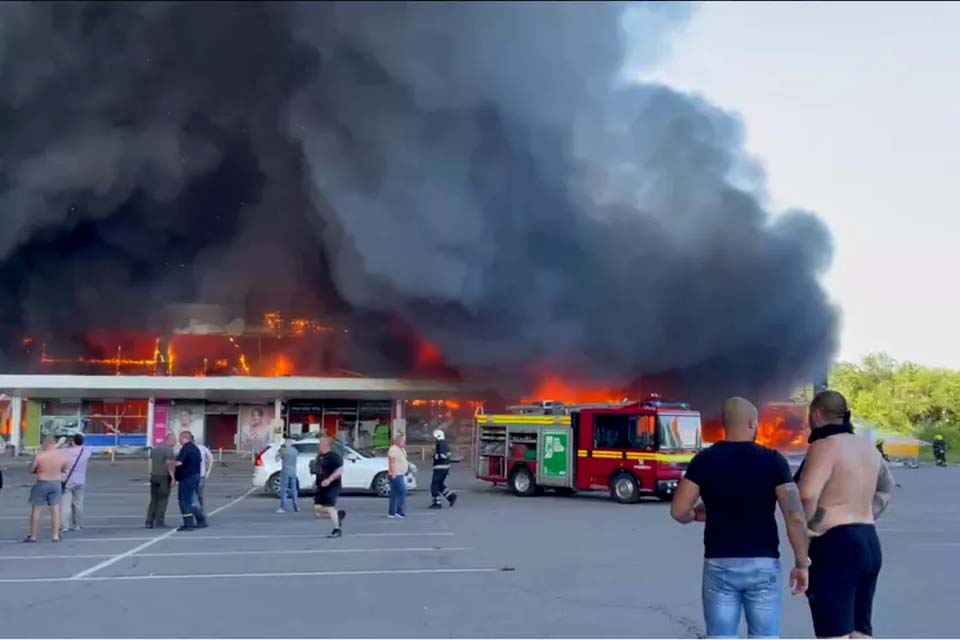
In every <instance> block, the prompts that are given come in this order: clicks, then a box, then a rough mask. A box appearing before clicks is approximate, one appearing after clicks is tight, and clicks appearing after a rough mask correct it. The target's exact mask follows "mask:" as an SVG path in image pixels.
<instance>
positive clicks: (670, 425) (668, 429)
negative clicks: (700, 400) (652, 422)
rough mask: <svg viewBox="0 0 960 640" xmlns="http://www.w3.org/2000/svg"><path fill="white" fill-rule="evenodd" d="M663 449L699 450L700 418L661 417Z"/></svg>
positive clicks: (659, 426)
mask: <svg viewBox="0 0 960 640" xmlns="http://www.w3.org/2000/svg"><path fill="white" fill-rule="evenodd" d="M657 426H658V428H659V430H660V434H659V435H660V448H661V449H669V450H676V449H699V448H700V417H699V416H695V415H694V416H684V415H663V414H661V415H659V416H657Z"/></svg>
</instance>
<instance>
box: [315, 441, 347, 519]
mask: <svg viewBox="0 0 960 640" xmlns="http://www.w3.org/2000/svg"><path fill="white" fill-rule="evenodd" d="M319 448H320V454H319V455H318V456H317V493H316V495H314V497H313V512H314V515H316V516H317V517H318V518H320V517H323V515H327V516H328V517H329V518H330V520H331V521H332V522H333V531H331V532H330V534H329V535H328V536H327V537H328V538H340V537H342V536H343V531H341V530H340V525H341V523H342V522H343V519H344V518H346V517H347V513H346V511H344V510H343V509H339V510H338V509H337V498H339V497H340V484H341V483H340V476H342V475H343V458H342V457H341V456H340V454H339V453H337V452H336V451H334V450H333V448H332V447H331V446H330V439H329V438H320V444H319Z"/></svg>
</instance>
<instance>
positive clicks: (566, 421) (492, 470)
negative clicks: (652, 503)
mask: <svg viewBox="0 0 960 640" xmlns="http://www.w3.org/2000/svg"><path fill="white" fill-rule="evenodd" d="M510 409H511V411H513V413H508V414H498V415H484V414H480V415H478V416H477V429H476V438H477V440H476V442H475V446H476V451H477V459H476V469H477V477H478V478H480V479H481V480H486V481H489V482H492V483H493V484H494V485H501V484H503V485H507V486H509V487H510V489H511V490H513V492H514V493H515V494H517V495H518V496H530V495H533V494H535V493H537V492H538V491H540V490H542V489H545V488H550V489H553V490H554V491H556V492H557V493H562V494H572V493H574V492H576V491H609V492H610V496H611V497H612V498H613V499H614V500H616V501H617V502H625V503H626V502H637V501H639V500H640V498H641V497H642V496H643V495H653V496H656V497H658V498H660V499H661V500H670V499H671V498H672V497H673V492H674V490H675V489H676V487H677V482H679V481H680V478H681V477H682V476H683V473H684V470H685V469H686V468H687V465H688V464H689V462H690V460H691V458H693V456H694V455H695V454H696V453H697V451H699V450H700V448H701V444H702V442H701V429H700V413H699V412H697V411H692V410H691V409H690V406H689V405H688V404H686V403H683V402H664V401H662V400H660V399H659V398H658V397H656V396H652V397H650V398H649V399H647V400H644V401H640V402H623V403H619V404H589V405H563V404H561V403H551V402H542V403H538V404H536V405H528V406H521V407H511V408H510Z"/></svg>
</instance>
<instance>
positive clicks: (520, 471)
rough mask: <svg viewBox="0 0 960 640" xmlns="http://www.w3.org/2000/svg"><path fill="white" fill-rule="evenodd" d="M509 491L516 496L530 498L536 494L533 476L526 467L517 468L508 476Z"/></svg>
mask: <svg viewBox="0 0 960 640" xmlns="http://www.w3.org/2000/svg"><path fill="white" fill-rule="evenodd" d="M510 489H511V490H512V491H513V492H514V493H515V494H517V495H518V496H524V497H526V496H532V495H533V494H534V493H536V492H537V485H536V482H535V480H534V479H533V474H532V473H530V469H528V468H526V467H517V468H516V469H514V470H513V473H511V474H510Z"/></svg>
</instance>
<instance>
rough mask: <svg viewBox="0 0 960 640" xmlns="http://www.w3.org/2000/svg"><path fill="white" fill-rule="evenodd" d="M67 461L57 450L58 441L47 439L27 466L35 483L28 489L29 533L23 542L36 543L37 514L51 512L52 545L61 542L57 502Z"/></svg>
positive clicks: (38, 517)
mask: <svg viewBox="0 0 960 640" xmlns="http://www.w3.org/2000/svg"><path fill="white" fill-rule="evenodd" d="M66 466H67V458H66V456H65V455H64V452H63V451H60V450H58V449H57V441H56V440H54V439H53V438H50V437H47V438H45V439H44V441H43V446H42V447H41V448H40V452H39V453H38V454H37V456H36V457H35V458H34V459H33V462H32V463H30V473H32V474H34V475H35V476H37V481H36V483H35V484H34V485H33V487H32V488H31V489H30V530H29V532H28V533H27V537H26V539H24V542H36V541H37V535H38V533H39V530H40V511H41V510H42V509H43V508H44V507H49V508H50V524H51V528H52V530H53V541H54V542H60V498H61V496H62V495H63V487H62V485H61V484H60V483H61V479H62V478H63V475H62V474H63V472H64V471H65V470H66Z"/></svg>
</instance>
